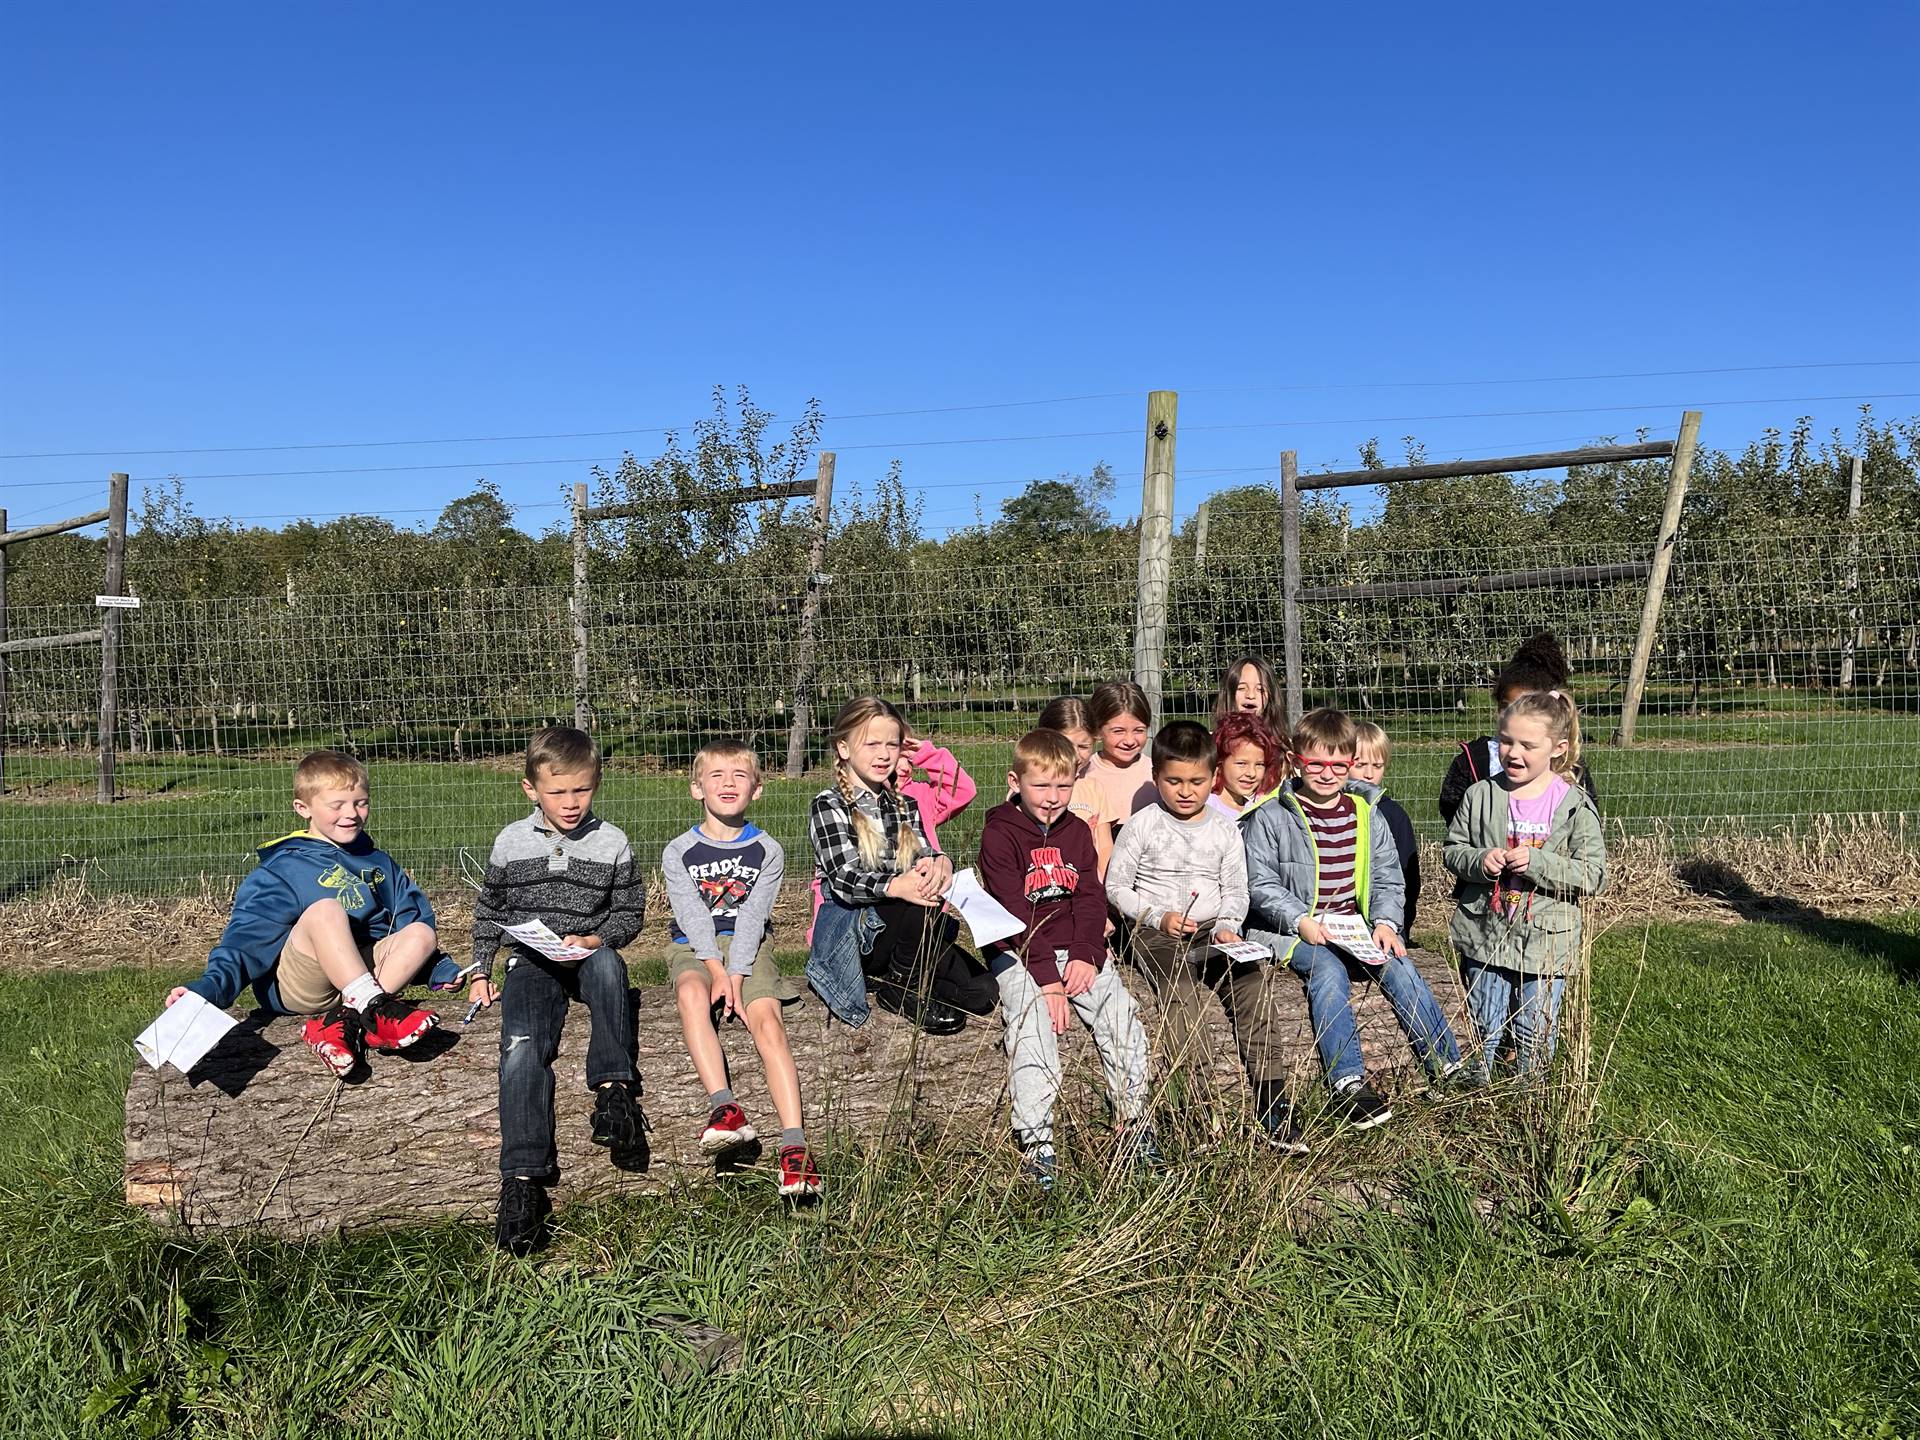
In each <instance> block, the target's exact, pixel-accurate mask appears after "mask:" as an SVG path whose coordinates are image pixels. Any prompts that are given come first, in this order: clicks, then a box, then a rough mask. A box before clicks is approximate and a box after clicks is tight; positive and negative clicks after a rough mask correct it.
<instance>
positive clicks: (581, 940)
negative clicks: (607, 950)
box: [560, 935, 601, 950]
mask: <svg viewBox="0 0 1920 1440" xmlns="http://www.w3.org/2000/svg"><path fill="white" fill-rule="evenodd" d="M560 943H561V944H562V945H572V946H575V947H576V948H578V949H581V950H598V949H599V948H600V945H601V940H600V937H599V936H598V935H562V936H561V937H560Z"/></svg>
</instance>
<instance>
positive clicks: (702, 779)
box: [660, 740, 820, 1195]
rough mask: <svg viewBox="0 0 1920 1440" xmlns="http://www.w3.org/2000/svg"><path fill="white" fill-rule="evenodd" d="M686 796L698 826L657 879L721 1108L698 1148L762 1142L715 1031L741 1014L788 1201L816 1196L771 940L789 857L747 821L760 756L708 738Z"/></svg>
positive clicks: (678, 988) (699, 1053) (683, 1019)
mask: <svg viewBox="0 0 1920 1440" xmlns="http://www.w3.org/2000/svg"><path fill="white" fill-rule="evenodd" d="M689 788H690V789H691V790H692V792H693V798H694V799H695V800H698V801H699V802H700V807H701V810H702V812H703V813H702V816H701V820H700V823H699V824H698V825H696V826H694V827H693V828H692V829H691V830H689V831H687V832H686V833H685V834H684V835H680V836H677V837H675V838H674V839H673V840H670V841H669V842H668V843H667V848H666V853H665V854H664V855H662V856H661V859H660V870H661V874H662V877H663V880H664V883H665V885H666V889H667V901H668V903H669V904H670V905H671V906H672V907H673V940H674V943H675V944H676V945H684V946H685V947H686V949H685V950H684V951H682V952H679V953H678V954H676V956H675V959H674V961H673V966H672V969H671V971H670V972H669V975H668V978H669V979H670V980H671V981H672V983H673V991H674V1000H675V1002H676V1003H677V1005H678V1006H679V1010H680V1031H681V1034H682V1035H683V1036H685V1038H686V1042H687V1053H688V1054H689V1055H691V1056H692V1057H693V1068H694V1070H695V1071H696V1072H697V1073H698V1074H699V1076H700V1083H701V1085H703V1086H704V1087H706V1091H707V1104H708V1105H709V1106H710V1107H711V1111H712V1113H711V1114H710V1115H709V1116H708V1117H707V1125H706V1129H705V1130H703V1131H702V1132H701V1134H700V1148H701V1149H702V1150H704V1151H705V1152H706V1153H707V1154H709V1155H718V1154H721V1153H722V1152H724V1151H727V1150H731V1149H734V1148H735V1147H737V1146H741V1145H745V1144H748V1143H749V1142H751V1141H753V1140H755V1139H757V1138H758V1137H757V1135H756V1134H755V1132H754V1128H753V1126H752V1124H751V1123H749V1122H748V1120H747V1117H746V1113H745V1112H744V1111H743V1110H742V1109H741V1108H740V1106H739V1103H738V1102H737V1101H735V1099H734V1098H733V1087H732V1086H731V1085H730V1084H729V1082H728V1076H727V1059H726V1055H725V1054H724V1053H723V1052H722V1051H721V1049H720V1036H719V1034H718V1033H717V1032H716V1030H715V1029H714V1016H715V1013H716V1011H717V1012H718V1014H719V1015H720V1016H722V1017H723V1018H724V1017H728V1016H734V1015H738V1016H740V1017H741V1018H743V1019H744V1020H745V1021H746V1022H747V1029H748V1031H749V1032H751V1033H752V1035H753V1043H754V1047H755V1048H756V1049H757V1050H758V1051H759V1052H760V1063H761V1064H762V1065H764V1066H765V1067H766V1072H767V1089H768V1091H769V1092H770V1093H771V1094H772V1096H773V1108H774V1110H775V1112H776V1113H777V1114H778V1115H779V1117H780V1127H781V1129H780V1193H781V1194H782V1195H818V1194H819V1193H820V1171H819V1169H818V1168H817V1167H816V1166H815V1164H814V1161H813V1156H812V1154H811V1153H810V1152H809V1151H808V1149H807V1133H806V1130H805V1128H804V1126H803V1123H802V1119H801V1112H800V1074H799V1071H798V1070H797V1069H795V1067H794V1063H793V1051H792V1050H791V1049H790V1048H788V1045H787V1027H786V1026H785V1024H783V1023H782V1021H781V1019H780V1005H781V1001H782V998H783V994H782V992H783V988H784V987H783V985H782V982H781V979H780V967H779V966H778V965H777V964H776V963H775V962H774V956H773V946H772V944H771V943H770V942H769V936H770V935H771V934H772V930H773V907H774V902H775V901H776V900H778V899H779V898H780V882H781V880H782V879H783V878H784V877H785V875H786V865H787V860H786V852H785V851H783V850H782V849H781V848H780V842H779V841H777V840H775V839H774V838H773V837H772V836H771V835H769V834H767V833H766V832H765V831H764V830H762V829H760V828H759V826H757V825H754V824H753V823H752V822H750V821H749V820H748V819H747V807H748V806H750V805H752V804H754V803H756V802H757V801H758V800H759V799H760V757H759V755H758V754H756V753H755V752H754V751H753V749H752V748H751V747H750V746H747V745H745V744H743V743H741V742H740V741H738V740H712V741H709V742H708V743H707V744H705V745H703V746H701V747H700V751H699V753H698V754H696V755H695V756H694V757H693V780H692V783H691V785H690V787H689ZM723 942H724V944H725V954H724V955H723V954H722V953H721V947H722V943H723Z"/></svg>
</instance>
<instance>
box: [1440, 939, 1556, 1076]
mask: <svg viewBox="0 0 1920 1440" xmlns="http://www.w3.org/2000/svg"><path fill="white" fill-rule="evenodd" d="M1460 970H1461V974H1462V976H1463V978H1464V979H1465V980H1466V982H1467V1013H1468V1014H1470V1015H1471V1016H1473V1025H1474V1028H1475V1029H1476V1030H1478V1031H1479V1032H1480V1047H1481V1048H1480V1055H1479V1058H1478V1059H1477V1060H1475V1062H1474V1073H1475V1074H1476V1075H1477V1076H1478V1077H1479V1078H1480V1079H1481V1080H1486V1079H1488V1078H1490V1077H1491V1074H1492V1071H1493V1057H1494V1056H1495V1055H1496V1054H1498V1053H1499V1051H1500V1037H1501V1036H1502V1035H1503V1034H1505V1033H1506V1028H1507V1018H1508V1016H1512V1018H1513V1041H1514V1048H1515V1050H1516V1051H1517V1052H1518V1054H1519V1070H1520V1074H1522V1075H1524V1076H1529V1077H1533V1078H1538V1077H1540V1076H1543V1075H1545V1073H1546V1069H1547V1066H1548V1065H1549V1064H1550V1063H1551V1062H1552V1060H1553V1048H1554V1042H1555V1040H1556V1039H1557V1038H1558V1031H1559V1028H1560V997H1561V996H1562V995H1564V994H1565V993H1566V989H1567V980H1566V977H1565V976H1564V975H1528V974H1525V973H1523V972H1522V971H1519V970H1508V969H1506V968H1504V967H1502V966H1499V965H1483V964H1481V963H1480V962H1479V961H1478V960H1473V959H1466V958H1463V959H1462V962H1461V966H1460Z"/></svg>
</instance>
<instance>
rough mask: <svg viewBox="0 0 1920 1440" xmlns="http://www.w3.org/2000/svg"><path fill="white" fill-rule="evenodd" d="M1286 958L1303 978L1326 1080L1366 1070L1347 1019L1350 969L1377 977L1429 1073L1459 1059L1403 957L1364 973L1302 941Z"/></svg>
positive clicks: (1439, 1013) (1436, 1009)
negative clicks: (1376, 969)
mask: <svg viewBox="0 0 1920 1440" xmlns="http://www.w3.org/2000/svg"><path fill="white" fill-rule="evenodd" d="M1287 963H1288V964H1290V965H1291V966H1292V967H1293V968H1294V969H1295V970H1296V971H1298V972H1299V974H1300V975H1301V977H1302V978H1303V979H1305V980H1306V982H1307V1015H1308V1017H1309V1018H1310V1019H1311V1020H1312V1021H1313V1040H1314V1044H1315V1045H1317V1046H1318V1047H1319V1050H1320V1063H1321V1064H1322V1065H1324V1066H1325V1067H1326V1071H1327V1083H1328V1084H1330V1085H1333V1086H1335V1087H1338V1086H1340V1085H1342V1084H1344V1083H1345V1082H1347V1081H1349V1080H1358V1079H1359V1078H1360V1077H1361V1076H1363V1075H1364V1074H1365V1073H1366V1061H1365V1059H1364V1058H1363V1057H1362V1055H1361V1053H1360V1031H1359V1029H1358V1027H1357V1026H1355V1024H1354V1022H1353V999H1352V997H1353V976H1354V974H1355V973H1356V972H1358V973H1360V974H1361V975H1362V976H1363V977H1364V978H1366V979H1372V980H1377V981H1378V982H1379V985H1380V988H1381V990H1383V991H1384V992H1385V993H1386V997H1387V1003H1388V1004H1389V1005H1391V1006H1392V1007H1393V1013H1394V1017H1395V1018H1396V1019H1398V1020H1399V1022H1400V1028H1401V1029H1402V1030H1404V1031H1405V1032H1406V1035H1407V1039H1408V1040H1409V1041H1411V1042H1412V1043H1413V1053H1414V1054H1415V1055H1416V1056H1418V1057H1419V1060H1420V1063H1421V1064H1422V1065H1424V1066H1426V1067H1427V1071H1428V1073H1429V1074H1438V1073H1440V1072H1442V1071H1445V1070H1450V1069H1452V1068H1453V1067H1454V1066H1455V1065H1457V1064H1459V1063H1460V1042H1459V1041H1458V1040H1456V1039H1454V1036H1453V1027H1452V1026H1451V1025H1449V1024H1447V1017H1446V1013H1445V1012H1444V1011H1443V1010H1441V1008H1440V1002H1439V1001H1438V1000H1436V999H1434V998H1433V991H1432V990H1431V989H1430V988H1429V987H1428V985H1427V982H1426V981H1425V980H1423V979H1421V978H1420V972H1419V971H1418V970H1416V969H1414V968H1413V962H1412V961H1411V960H1409V959H1407V957H1406V956H1404V955H1395V956H1391V957H1389V958H1388V960H1387V963H1386V964H1385V965H1383V966H1381V967H1380V969H1379V970H1378V971H1377V972H1371V973H1369V972H1368V970H1367V967H1366V966H1364V965H1361V964H1359V963H1358V962H1357V961H1352V960H1348V959H1347V958H1346V956H1344V955H1342V954H1340V953H1338V952H1337V951H1334V950H1330V949H1328V948H1327V947H1326V946H1324V945H1309V944H1307V943H1306V941H1304V940H1303V941H1301V942H1300V943H1299V944H1298V945H1296V946H1294V947H1293V954H1292V955H1291V956H1290V957H1289V958H1288V961H1287Z"/></svg>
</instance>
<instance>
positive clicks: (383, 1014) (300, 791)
mask: <svg viewBox="0 0 1920 1440" xmlns="http://www.w3.org/2000/svg"><path fill="white" fill-rule="evenodd" d="M369 804H370V802H369V799H368V786H367V767H366V766H364V765H362V764H361V763H360V762H359V761H358V760H356V759H355V758H354V757H353V756H351V755H347V754H344V753H343V752H341V751H339V750H316V751H314V752H313V753H312V754H311V755H309V756H307V757H306V758H305V759H303V760H302V761H301V762H300V763H299V764H298V765H297V766H295V767H294V772H293V813H294V814H296V815H298V816H299V817H300V818H301V819H303V820H305V821H306V822H307V828H306V829H305V830H304V831H301V832H297V833H295V834H292V835H287V836H283V837H282V838H281V839H278V840H270V841H268V842H267V843H266V844H265V845H262V846H261V847H260V863H259V864H258V865H257V866H256V867H254V869H253V870H252V871H251V872H249V873H248V875H247V877H246V879H244V880H242V881H241V882H240V888H239V889H238V890H237V891H236V892H235V893H234V897H233V914H232V916H231V918H229V919H228V921H227V928H226V929H225V930H224V931H223V932H222V933H221V936H220V943H219V944H217V945H215V946H214V947H213V951H212V953H211V954H209V955H208V956H207V970H206V973H205V974H204V975H202V976H201V977H200V978H199V979H198V980H195V981H194V982H193V983H192V984H190V985H176V986H175V987H174V988H173V989H172V990H171V991H169V992H168V994H167V1004H168V1005H172V1004H173V1003H174V1002H175V1001H177V1000H178V999H179V998H180V997H181V996H182V995H184V994H186V993H187V992H188V991H189V990H191V991H192V992H193V993H194V994H196V995H198V996H199V997H200V998H201V999H202V1000H205V1001H206V1002H207V1003H208V1004H209V1005H214V1006H217V1007H219V1008H220V1009H222V1010H224V1009H226V1007H227V1006H229V1005H231V1004H233V1002H234V1001H235V1000H237V999H238V998H239V996H240V990H241V987H242V986H245V985H252V986H253V993H254V996H255V998H256V999H257V1000H258V1001H259V1003H260V1007H261V1009H263V1010H265V1011H266V1012H267V1013H268V1014H270V1015H305V1016H307V1017H308V1019H307V1023H306V1026H305V1028H304V1029H303V1030H302V1031H301V1038H302V1039H303V1040H305V1041H306V1042H307V1044H308V1046H309V1047H311V1049H312V1050H313V1053H314V1054H316V1055H318V1056H319V1057H320V1060H321V1062H322V1063H323V1064H325V1065H326V1067H327V1068H328V1069H330V1070H332V1071H333V1072H334V1074H336V1075H346V1074H348V1073H349V1072H350V1071H352V1069H353V1068H354V1066H356V1065H358V1064H359V1063H360V1059H361V1056H362V1054H363V1052H364V1051H365V1050H368V1049H373V1050H404V1049H406V1048H407V1047H408V1046H410V1045H412V1044H414V1043H415V1042H416V1041H418V1040H419V1039H420V1037H421V1036H423V1035H425V1034H426V1033H427V1031H429V1030H431V1029H432V1028H433V1027H434V1025H435V1024H436V1023H438V1022H437V1021H436V1019H435V1017H434V1015H433V1013H432V1012H431V1011H428V1010H416V1009H415V1008H414V1007H413V1006H411V1005H409V1004H407V1003H406V1002H405V1001H404V1000H401V999H398V998H397V996H398V993H399V992H400V991H401V990H403V989H405V988H406V986H407V984H408V983H409V982H410V981H412V979H413V978H414V976H415V975H417V974H418V973H419V972H420V969H421V968H422V967H423V966H424V965H425V964H426V963H427V961H428V959H430V958H431V957H432V956H433V954H434V953H435V951H436V950H437V949H438V942H437V940H436V938H435V936H434V929H433V924H434V922H433V907H432V906H430V905H428V904H427V897H426V896H425V895H422V894H421V893H420V888H419V886H417V885H415V884H414V883H413V881H412V880H411V879H409V878H408V877H407V873H406V872H405V871H404V870H402V869H401V868H400V866H399V865H398V864H397V863H396V862H395V861H394V858H393V857H392V856H391V855H389V854H387V853H386V851H384V850H379V849H376V848H375V847H374V843H373V841H372V840H370V839H368V838H367V811H368V809H369ZM490 993H491V992H490V991H488V990H486V989H485V982H483V981H482V982H476V983H475V985H474V998H476V999H480V998H482V997H484V996H487V995H489V994H490Z"/></svg>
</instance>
